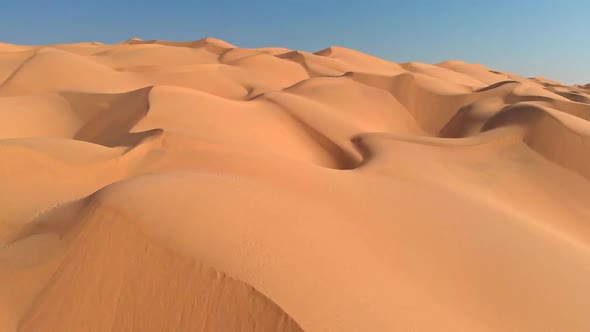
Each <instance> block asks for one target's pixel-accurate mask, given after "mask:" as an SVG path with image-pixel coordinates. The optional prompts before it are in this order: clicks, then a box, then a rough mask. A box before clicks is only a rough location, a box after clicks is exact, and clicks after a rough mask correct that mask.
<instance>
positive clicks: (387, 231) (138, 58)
mask: <svg viewBox="0 0 590 332" xmlns="http://www.w3.org/2000/svg"><path fill="white" fill-rule="evenodd" d="M589 180H590V86H588V85H586V86H583V85H578V86H564V85H561V84H559V83H557V82H554V81H551V80H548V79H543V78H533V79H526V78H523V77H519V76H517V75H513V74H510V73H502V72H496V71H491V70H489V69H488V68H485V67H483V66H481V65H476V64H468V63H464V62H459V61H448V62H443V63H440V64H436V65H428V64H422V63H404V64H396V63H392V62H387V61H384V60H381V59H378V58H375V57H372V56H369V55H367V54H363V53H360V52H357V51H353V50H350V49H346V48H341V47H331V48H327V49H325V50H322V51H319V52H316V53H308V52H303V51H291V50H288V49H284V48H261V49H240V48H237V47H235V46H232V45H230V44H228V43H226V42H223V41H220V40H216V39H211V38H206V39H202V40H199V41H196V42H185V43H176V42H166V41H142V40H139V39H132V40H129V41H127V42H123V43H120V44H116V45H103V44H100V43H82V44H75V45H52V46H44V47H29V46H16V45H8V44H0V211H1V212H2V214H1V215H0V331H35V332H38V331H301V330H304V331H453V332H456V331H515V332H516V331H518V332H522V331H531V332H540V331H564V332H565V331H567V332H587V331H590V181H589Z"/></svg>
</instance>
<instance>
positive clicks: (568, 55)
mask: <svg viewBox="0 0 590 332" xmlns="http://www.w3.org/2000/svg"><path fill="white" fill-rule="evenodd" d="M134 36H136V37H140V38H142V39H167V40H183V41H184V40H195V39H200V38H202V37H206V36H210V37H216V38H220V39H224V40H226V41H228V42H230V43H232V44H235V45H237V46H241V47H261V46H284V47H288V48H291V49H301V50H306V51H317V50H320V49H323V48H325V47H327V46H330V45H339V46H345V47H350V48H354V49H357V50H360V51H363V52H367V53H369V54H373V55H376V56H379V57H382V58H385V59H388V60H392V61H396V62H406V61H421V62H427V63H436V62H440V61H444V60H449V59H458V60H464V61H467V62H476V63H482V64H484V65H486V66H488V67H490V68H492V69H496V70H505V71H511V72H514V73H517V74H520V75H523V76H545V77H549V78H552V79H556V80H559V81H562V82H564V83H570V84H573V83H590V42H589V38H590V1H587V0H563V1H562V0H554V1H550V0H538V1H533V0H513V1H509V0H496V1H493V0H488V1H478V0H471V1H466V0H464V1H461V0H455V1H454V0H441V1H437V0H430V1H427V0H406V1H396V0H383V1H381V0H374V1H370V0H366V1H360V0H359V1H351V0H340V1H335V0H324V1H321V0H316V1H310V0H300V1H292V0H283V1H279V0H276V1H266V0H247V1H227V0H217V1H210V0H203V1H198V0H193V1H189V0H177V1H173V0H169V1H157V0H151V1H150V0H143V1H135V0H127V1H125V0H119V1H115V0H102V1H100V0H92V1H85V0H77V1H73V0H28V1H21V0H0V41H1V42H9V43H16V44H51V43H69V42H79V41H100V42H104V43H115V42H119V41H122V40H126V39H128V38H130V37H134Z"/></svg>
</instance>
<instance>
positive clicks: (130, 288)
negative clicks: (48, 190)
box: [18, 198, 301, 331]
mask: <svg viewBox="0 0 590 332" xmlns="http://www.w3.org/2000/svg"><path fill="white" fill-rule="evenodd" d="M42 218H43V219H44V220H43V221H42V224H43V226H40V225H37V227H36V228H35V229H32V230H31V231H30V233H29V234H28V235H27V236H26V237H25V238H29V237H31V236H33V234H36V236H39V235H40V234H47V233H57V234H59V235H60V237H61V238H62V240H61V241H62V242H65V243H64V244H62V245H61V246H62V247H63V249H61V250H63V252H59V253H56V254H55V255H59V256H61V257H62V258H61V262H60V263H59V267H58V268H57V269H56V270H55V272H54V273H53V274H52V275H51V277H50V278H47V279H46V280H43V281H42V280H39V281H38V282H39V283H43V287H42V290H41V291H40V292H39V294H38V295H37V296H36V297H35V298H34V299H33V300H32V303H31V306H30V308H29V309H28V310H27V311H26V313H25V314H24V316H23V317H20V318H19V319H18V321H19V323H18V330H19V331H39V330H48V331H80V330H96V331H107V330H113V331H127V330H131V329H137V330H141V331H163V330H174V331H197V330H198V331H220V330H223V331H230V330H233V331H237V330H244V329H245V330H260V331H301V328H300V327H299V326H298V325H297V323H296V322H295V321H293V320H292V319H291V318H290V317H289V316H288V315H287V314H286V313H285V312H284V311H283V310H281V309H280V308H279V307H278V306H277V305H276V304H274V303H273V302H272V300H270V299H268V298H266V297H265V296H264V295H262V294H260V293H259V292H258V291H256V290H255V289H254V288H252V287H251V286H249V285H247V284H245V283H243V282H240V281H238V280H235V279H233V278H231V277H228V276H226V275H225V274H224V273H221V272H218V271H215V270H214V269H212V268H210V267H208V266H206V265H204V264H202V263H200V262H198V261H197V260H195V259H193V258H191V257H188V256H186V255H182V254H179V253H177V252H175V251H173V250H171V249H168V248H166V247H163V246H162V245H161V244H158V243H157V242H154V241H153V240H151V239H150V238H149V237H147V236H146V235H144V234H143V232H142V231H141V230H140V228H138V226H137V225H136V224H134V222H132V221H131V220H126V218H125V216H123V215H121V214H119V213H118V212H117V211H116V210H112V209H110V208H108V207H105V206H101V204H100V202H99V201H97V200H93V199H92V198H89V199H86V200H83V201H80V202H77V203H71V204H69V205H66V206H63V207H61V208H59V209H57V210H55V211H53V212H51V213H50V214H49V215H48V216H44V217H42Z"/></svg>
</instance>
